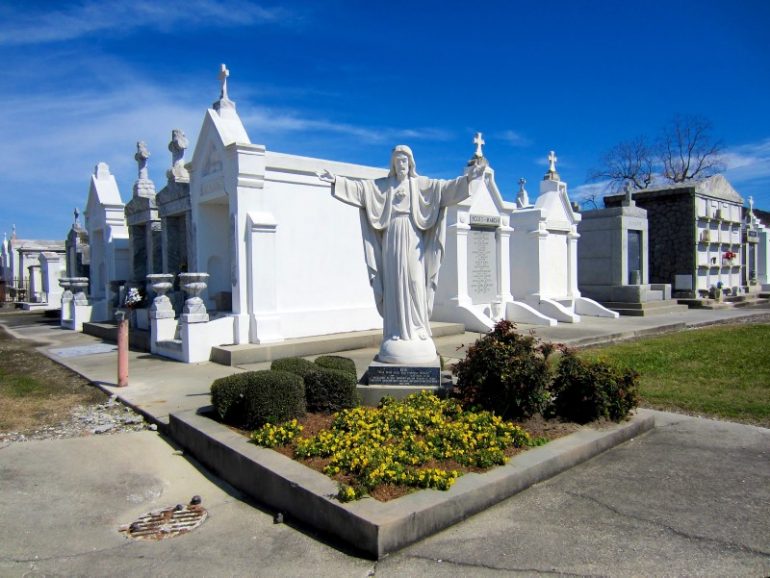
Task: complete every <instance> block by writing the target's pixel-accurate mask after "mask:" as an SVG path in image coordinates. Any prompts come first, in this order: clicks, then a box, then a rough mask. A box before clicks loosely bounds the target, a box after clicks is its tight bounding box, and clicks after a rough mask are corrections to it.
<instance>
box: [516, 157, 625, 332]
mask: <svg viewBox="0 0 770 578" xmlns="http://www.w3.org/2000/svg"><path fill="white" fill-rule="evenodd" d="M556 160H557V159H556V155H555V154H554V152H553V151H551V153H550V154H549V156H548V161H549V169H548V171H547V172H546V173H545V176H544V177H543V180H542V181H541V182H540V195H539V196H538V198H537V201H536V202H535V205H534V206H533V207H528V208H521V209H519V210H517V211H515V212H514V213H513V214H512V215H511V227H512V228H513V232H512V233H511V293H512V294H513V297H514V299H515V300H516V301H519V302H522V303H524V304H526V305H528V306H530V307H531V308H532V309H534V310H536V311H538V312H539V313H540V314H541V315H543V316H545V317H546V318H549V319H552V320H555V321H561V322H565V323H576V322H579V321H580V316H581V315H589V316H598V317H609V318H617V317H618V314H617V313H616V312H614V311H610V310H609V309H607V308H605V307H603V306H601V305H599V303H597V302H596V301H593V300H592V299H587V298H585V297H582V296H581V294H580V291H579V290H578V285H577V282H578V277H577V242H578V238H579V237H580V235H579V234H578V232H577V224H578V223H579V222H580V214H579V213H576V212H575V211H573V210H572V206H571V203H570V200H569V196H568V195H567V183H565V182H563V181H562V180H561V179H560V177H559V174H558V173H557V172H556ZM526 197H527V195H525V194H521V193H520V194H519V198H526ZM511 317H515V316H513V315H512V316H509V319H511V320H512V321H517V320H518V319H516V318H511ZM549 324H550V322H549Z"/></svg>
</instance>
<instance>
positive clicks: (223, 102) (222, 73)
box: [214, 64, 235, 111]
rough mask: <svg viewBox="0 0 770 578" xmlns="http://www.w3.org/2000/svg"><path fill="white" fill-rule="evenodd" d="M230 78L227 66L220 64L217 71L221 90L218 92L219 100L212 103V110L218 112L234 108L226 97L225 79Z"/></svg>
mask: <svg viewBox="0 0 770 578" xmlns="http://www.w3.org/2000/svg"><path fill="white" fill-rule="evenodd" d="M229 76H230V71H229V70H228V68H227V66H225V65H224V64H222V66H221V67H220V69H219V77H218V78H219V82H220V83H221V90H220V92H219V100H218V101H216V102H215V103H214V110H216V111H220V110H221V109H222V108H235V103H234V102H233V101H232V100H230V98H229V97H228V96H227V78H228V77H229Z"/></svg>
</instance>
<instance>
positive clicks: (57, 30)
mask: <svg viewBox="0 0 770 578" xmlns="http://www.w3.org/2000/svg"><path fill="white" fill-rule="evenodd" d="M60 6H61V8H59V9H58V10H35V9H34V4H25V6H24V8H23V9H20V8H19V7H18V6H15V5H11V4H6V5H4V6H0V22H1V23H2V24H0V45H27V44H42V43H49V42H61V41H65V40H73V39H76V38H80V37H83V36H88V35H92V34H95V33H97V32H107V31H109V32H111V33H116V32H123V33H125V32H129V31H132V30H135V29H139V28H149V29H153V30H158V31H161V32H166V31H170V30H173V29H175V28H177V27H180V26H185V27H187V28H195V27H201V26H206V27H220V28H221V27H234V26H252V25H256V24H263V23H279V24H281V23H287V22H292V23H296V22H297V20H298V18H297V16H296V15H290V13H289V12H288V11H287V10H285V9H283V8H280V7H266V6H262V5H260V4H255V3H254V2H249V1H246V0H170V1H164V2H156V1H154V0H134V1H132V2H123V1H121V0H113V1H93V0H89V1H85V2H78V3H75V2H72V3H64V2H63V3H61V4H60Z"/></svg>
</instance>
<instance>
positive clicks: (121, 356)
mask: <svg viewBox="0 0 770 578" xmlns="http://www.w3.org/2000/svg"><path fill="white" fill-rule="evenodd" d="M115 316H116V317H117V319H118V387H126V386H127V385H128V316H127V315H126V314H125V312H123V311H119V312H118V313H116V315H115Z"/></svg>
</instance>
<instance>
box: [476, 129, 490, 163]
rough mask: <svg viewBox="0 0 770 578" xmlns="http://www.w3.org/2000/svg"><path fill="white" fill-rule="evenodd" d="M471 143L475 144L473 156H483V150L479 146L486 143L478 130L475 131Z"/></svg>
mask: <svg viewBox="0 0 770 578" xmlns="http://www.w3.org/2000/svg"><path fill="white" fill-rule="evenodd" d="M473 144H475V145H476V152H475V153H474V156H475V157H477V158H482V157H483V156H484V151H483V150H482V149H481V147H483V146H484V145H485V144H487V143H486V142H485V141H484V139H483V138H482V136H481V133H480V132H477V133H476V136H475V137H473Z"/></svg>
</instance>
